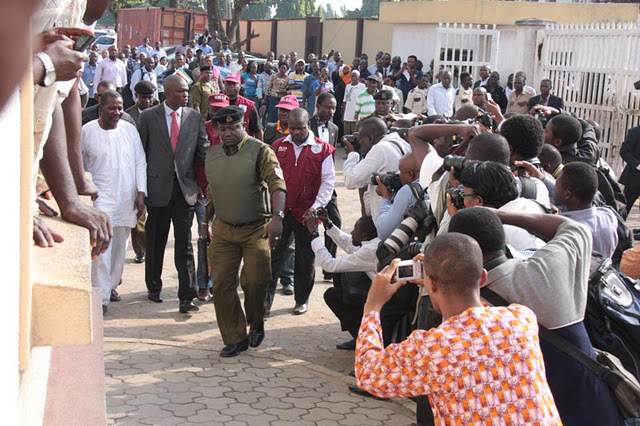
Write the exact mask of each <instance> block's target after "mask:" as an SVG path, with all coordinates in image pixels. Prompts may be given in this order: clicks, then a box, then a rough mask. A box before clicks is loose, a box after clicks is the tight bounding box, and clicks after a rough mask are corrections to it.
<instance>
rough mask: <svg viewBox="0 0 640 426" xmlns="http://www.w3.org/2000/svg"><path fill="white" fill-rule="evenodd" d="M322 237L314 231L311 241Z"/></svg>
mask: <svg viewBox="0 0 640 426" xmlns="http://www.w3.org/2000/svg"><path fill="white" fill-rule="evenodd" d="M319 236H320V234H318V231H312V232H311V239H312V240H315V239H316V238H318V237H319Z"/></svg>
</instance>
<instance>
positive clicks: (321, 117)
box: [309, 92, 342, 280]
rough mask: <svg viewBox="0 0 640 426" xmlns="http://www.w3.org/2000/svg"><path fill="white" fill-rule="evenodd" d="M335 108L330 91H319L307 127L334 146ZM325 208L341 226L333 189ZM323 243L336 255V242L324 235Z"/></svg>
mask: <svg viewBox="0 0 640 426" xmlns="http://www.w3.org/2000/svg"><path fill="white" fill-rule="evenodd" d="M336 108H337V102H336V98H335V97H334V96H333V95H332V94H331V93H326V92H325V93H321V94H320V95H319V96H318V98H317V99H316V114H315V115H314V116H313V117H311V120H309V129H311V131H312V132H313V134H314V135H316V136H317V137H318V138H320V139H322V140H323V141H325V142H327V143H328V144H329V145H331V146H333V147H334V148H336V145H337V143H338V126H337V125H336V124H335V123H334V122H333V121H332V120H331V119H332V118H333V114H334V113H335V112H336ZM326 209H327V213H328V215H329V220H331V222H333V223H335V225H336V226H337V227H338V228H340V226H342V217H341V216H340V210H338V194H336V191H335V190H334V191H333V194H332V195H331V200H330V201H329V204H327V207H326ZM324 245H325V247H326V248H327V250H329V252H330V253H331V256H333V257H336V250H337V246H336V243H334V242H333V240H332V239H331V238H330V237H329V236H327V235H325V237H324ZM322 272H323V274H324V279H325V280H330V279H332V278H333V274H331V273H329V272H327V271H322Z"/></svg>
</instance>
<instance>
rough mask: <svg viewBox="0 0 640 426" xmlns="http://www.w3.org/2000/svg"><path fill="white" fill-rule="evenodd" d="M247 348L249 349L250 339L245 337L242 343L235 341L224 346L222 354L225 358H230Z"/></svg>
mask: <svg viewBox="0 0 640 426" xmlns="http://www.w3.org/2000/svg"><path fill="white" fill-rule="evenodd" d="M247 349H249V339H244V340H243V341H242V342H240V343H233V344H231V345H227V346H225V347H224V348H222V350H221V351H220V356H221V357H223V358H230V357H232V356H236V355H238V354H239V353H240V352H242V351H246V350H247Z"/></svg>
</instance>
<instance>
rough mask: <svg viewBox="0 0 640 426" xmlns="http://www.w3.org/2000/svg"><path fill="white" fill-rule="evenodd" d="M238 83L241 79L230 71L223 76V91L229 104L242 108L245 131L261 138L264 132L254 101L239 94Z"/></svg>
mask: <svg viewBox="0 0 640 426" xmlns="http://www.w3.org/2000/svg"><path fill="white" fill-rule="evenodd" d="M240 84H241V79H240V75H238V74H235V73H231V72H230V73H229V74H227V76H226V77H225V78H224V92H225V94H226V95H227V96H228V97H229V105H230V106H237V107H240V108H242V110H243V111H244V123H245V129H246V132H247V133H248V134H249V136H253V137H254V138H256V139H259V140H262V139H263V138H264V133H263V131H262V122H261V120H260V115H259V114H258V109H257V108H256V103H255V102H253V101H251V100H249V99H247V98H245V97H244V96H240V87H241V86H240Z"/></svg>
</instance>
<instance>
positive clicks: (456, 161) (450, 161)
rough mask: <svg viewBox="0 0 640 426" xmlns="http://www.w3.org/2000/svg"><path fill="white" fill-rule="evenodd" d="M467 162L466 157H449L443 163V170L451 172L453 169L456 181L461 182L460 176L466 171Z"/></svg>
mask: <svg viewBox="0 0 640 426" xmlns="http://www.w3.org/2000/svg"><path fill="white" fill-rule="evenodd" d="M466 160H467V159H466V158H465V157H462V156H460V155H447V156H446V157H444V160H443V161H442V168H443V169H445V170H451V168H452V167H453V169H454V173H453V175H454V176H455V178H456V179H458V180H460V174H461V173H462V169H464V162H465V161H466Z"/></svg>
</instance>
